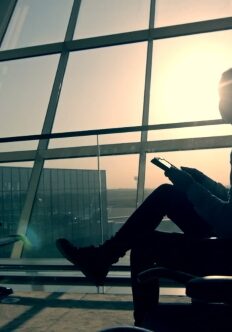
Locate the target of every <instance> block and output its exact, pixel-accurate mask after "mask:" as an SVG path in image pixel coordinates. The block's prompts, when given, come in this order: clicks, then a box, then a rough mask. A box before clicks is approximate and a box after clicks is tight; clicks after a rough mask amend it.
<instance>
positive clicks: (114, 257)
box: [56, 238, 125, 286]
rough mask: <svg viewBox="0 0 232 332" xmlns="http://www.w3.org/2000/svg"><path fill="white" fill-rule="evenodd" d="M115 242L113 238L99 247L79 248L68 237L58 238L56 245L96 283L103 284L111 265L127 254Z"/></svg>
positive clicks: (97, 284)
mask: <svg viewBox="0 0 232 332" xmlns="http://www.w3.org/2000/svg"><path fill="white" fill-rule="evenodd" d="M114 242H115V241H114V239H113V238H112V239H111V240H107V241H106V242H105V243H104V244H103V245H100V246H99V247H94V246H89V247H84V248H77V247H75V246H74V245H72V244H71V243H70V242H69V241H68V240H66V239H58V240H57V241H56V246H57V248H58V250H59V251H60V253H61V254H62V255H63V256H64V257H65V258H66V259H67V260H69V261H70V262H71V263H73V264H74V265H76V266H77V267H78V268H79V269H80V270H81V271H82V272H83V274H84V275H85V276H86V277H87V278H88V279H89V280H90V281H91V282H93V284H94V285H96V286H102V285H104V282H105V279H106V276H107V274H108V272H109V269H110V266H111V265H112V264H114V263H116V262H117V261H118V259H119V257H121V256H123V255H124V254H125V251H124V250H122V248H121V247H118V246H116V245H115V243H114Z"/></svg>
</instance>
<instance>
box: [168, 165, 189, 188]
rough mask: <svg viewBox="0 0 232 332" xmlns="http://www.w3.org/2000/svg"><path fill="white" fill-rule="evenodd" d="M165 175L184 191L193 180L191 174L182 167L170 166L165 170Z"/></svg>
mask: <svg viewBox="0 0 232 332" xmlns="http://www.w3.org/2000/svg"><path fill="white" fill-rule="evenodd" d="M164 174H165V176H167V177H168V178H169V180H170V181H171V182H172V183H173V184H174V186H176V187H177V188H178V189H179V190H181V191H186V190H187V189H188V187H189V186H190V185H191V184H192V183H193V182H194V180H193V178H192V176H191V175H190V174H188V173H187V172H185V171H183V170H182V169H179V168H176V167H171V168H170V169H169V170H167V171H165V173H164Z"/></svg>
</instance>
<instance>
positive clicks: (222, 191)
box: [181, 167, 229, 201]
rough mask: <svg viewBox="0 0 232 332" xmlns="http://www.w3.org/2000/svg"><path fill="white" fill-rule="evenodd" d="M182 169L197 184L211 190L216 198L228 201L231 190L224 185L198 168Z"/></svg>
mask: <svg viewBox="0 0 232 332" xmlns="http://www.w3.org/2000/svg"><path fill="white" fill-rule="evenodd" d="M181 169H183V170H184V171H185V172H187V173H188V174H190V175H191V176H192V177H193V179H194V180H195V181H196V182H197V183H199V184H201V185H202V186H203V187H205V188H206V189H207V190H209V191H210V192H211V193H212V194H213V195H214V196H216V197H218V198H220V199H222V200H223V201H227V200H228V193H229V190H228V189H227V188H226V187H224V186H223V184H221V183H219V182H216V181H214V180H212V179H211V178H210V177H208V176H207V175H205V174H204V173H202V172H200V171H199V170H198V169H196V168H190V167H181Z"/></svg>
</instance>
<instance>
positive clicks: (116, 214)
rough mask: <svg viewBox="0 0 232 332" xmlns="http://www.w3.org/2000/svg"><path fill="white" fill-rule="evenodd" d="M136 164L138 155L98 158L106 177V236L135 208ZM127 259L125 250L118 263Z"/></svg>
mask: <svg viewBox="0 0 232 332" xmlns="http://www.w3.org/2000/svg"><path fill="white" fill-rule="evenodd" d="M138 164H139V156H138V155H123V156H109V157H101V158H100V168H101V169H102V170H105V172H106V179H107V213H108V237H111V236H112V235H114V234H115V233H116V232H117V231H118V230H119V229H120V228H121V227H122V225H123V224H124V223H125V221H126V220H127V218H128V217H129V216H130V215H131V214H132V213H133V212H134V210H135V208H136V198H137V197H136V196H137V180H138ZM121 170H123V171H121ZM129 261H130V253H129V252H127V254H126V255H125V256H124V257H123V258H121V259H120V261H119V264H126V265H127V264H128V265H129Z"/></svg>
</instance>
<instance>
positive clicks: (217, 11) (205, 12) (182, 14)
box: [155, 0, 232, 27]
mask: <svg viewBox="0 0 232 332" xmlns="http://www.w3.org/2000/svg"><path fill="white" fill-rule="evenodd" d="M231 14H232V3H231V1H230V0H197V1H193V0H172V1H170V0H156V18H155V26H156V27H160V26H165V25H175V24H181V23H189V22H195V21H203V20H210V19H216V18H222V17H229V16H231Z"/></svg>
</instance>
